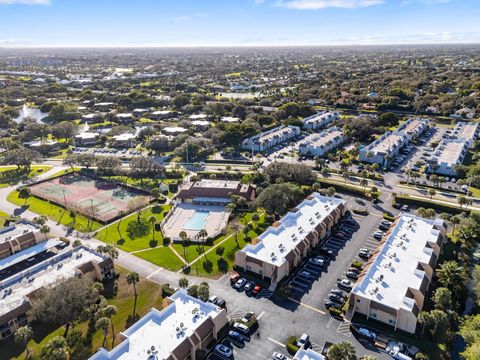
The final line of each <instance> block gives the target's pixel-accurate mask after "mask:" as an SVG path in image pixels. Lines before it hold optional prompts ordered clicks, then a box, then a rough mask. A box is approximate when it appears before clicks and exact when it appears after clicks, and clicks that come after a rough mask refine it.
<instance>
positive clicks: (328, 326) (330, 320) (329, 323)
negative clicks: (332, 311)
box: [325, 316, 334, 329]
mask: <svg viewBox="0 0 480 360" xmlns="http://www.w3.org/2000/svg"><path fill="white" fill-rule="evenodd" d="M333 320H334V318H333V316H330V319H329V320H328V323H327V325H325V327H326V328H327V329H329V328H330V326H332V323H333Z"/></svg>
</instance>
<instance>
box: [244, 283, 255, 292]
mask: <svg viewBox="0 0 480 360" xmlns="http://www.w3.org/2000/svg"><path fill="white" fill-rule="evenodd" d="M254 287H255V283H254V282H253V281H247V282H246V283H245V286H244V287H243V289H244V290H245V292H246V293H248V292H250V291H252V290H253V288H254Z"/></svg>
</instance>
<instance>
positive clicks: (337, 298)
mask: <svg viewBox="0 0 480 360" xmlns="http://www.w3.org/2000/svg"><path fill="white" fill-rule="evenodd" d="M328 299H329V300H330V301H333V302H335V303H337V304H341V305H343V303H344V302H345V300H344V299H343V298H342V297H340V296H338V295H335V294H328Z"/></svg>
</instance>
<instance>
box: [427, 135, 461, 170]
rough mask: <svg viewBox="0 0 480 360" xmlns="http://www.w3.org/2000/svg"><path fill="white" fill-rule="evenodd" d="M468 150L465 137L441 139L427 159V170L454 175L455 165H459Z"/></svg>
mask: <svg viewBox="0 0 480 360" xmlns="http://www.w3.org/2000/svg"><path fill="white" fill-rule="evenodd" d="M467 152H468V142H467V141H466V140H465V139H445V140H442V141H441V142H440V143H439V144H438V146H437V147H436V148H435V150H434V151H433V154H432V156H431V157H430V159H429V160H428V171H429V172H432V173H435V174H440V175H444V176H456V175H457V171H456V169H455V165H461V164H462V163H463V160H464V159H465V155H467Z"/></svg>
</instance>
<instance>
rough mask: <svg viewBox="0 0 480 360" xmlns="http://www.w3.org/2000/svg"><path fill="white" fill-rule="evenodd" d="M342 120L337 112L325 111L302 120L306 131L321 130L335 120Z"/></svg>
mask: <svg viewBox="0 0 480 360" xmlns="http://www.w3.org/2000/svg"><path fill="white" fill-rule="evenodd" d="M337 119H340V113H338V112H337V111H323V112H319V113H317V114H315V115H312V116H309V117H307V118H305V119H303V120H302V122H303V127H304V128H305V129H320V128H323V127H325V126H326V125H328V124H329V123H331V122H332V121H334V120H337Z"/></svg>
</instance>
